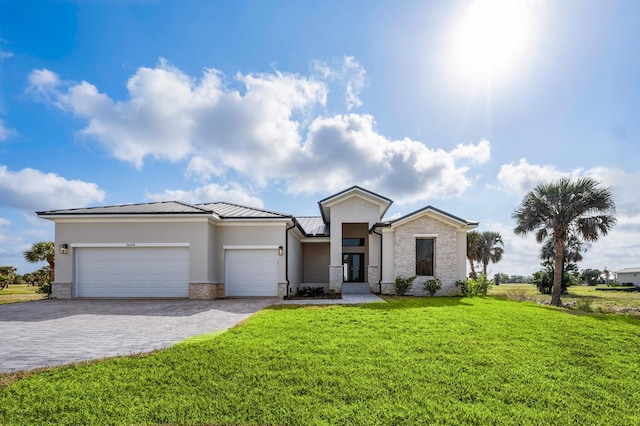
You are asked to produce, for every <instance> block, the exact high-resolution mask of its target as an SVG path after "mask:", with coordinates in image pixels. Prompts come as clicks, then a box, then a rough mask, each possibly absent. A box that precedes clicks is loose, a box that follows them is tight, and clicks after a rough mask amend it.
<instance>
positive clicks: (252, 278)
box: [225, 249, 278, 296]
mask: <svg viewBox="0 0 640 426" xmlns="http://www.w3.org/2000/svg"><path fill="white" fill-rule="evenodd" d="M225 271H226V279H225V288H226V293H227V296H277V295H278V251H277V250H272V249H268V250H244V249H243V250H227V251H226V261H225Z"/></svg>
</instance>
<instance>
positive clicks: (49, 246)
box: [24, 241, 56, 281]
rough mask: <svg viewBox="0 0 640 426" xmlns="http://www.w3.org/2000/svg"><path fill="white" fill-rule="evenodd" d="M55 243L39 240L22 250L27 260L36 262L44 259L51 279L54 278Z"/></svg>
mask: <svg viewBox="0 0 640 426" xmlns="http://www.w3.org/2000/svg"><path fill="white" fill-rule="evenodd" d="M55 257H56V245H55V244H54V243H53V242H52V241H40V242H38V243H35V244H34V245H33V246H31V249H29V250H25V251H24V258H25V260H26V261H27V262H30V263H38V262H42V261H46V262H47V263H48V264H49V267H50V268H51V269H50V271H49V272H50V275H49V278H50V279H51V281H53V280H54V277H55V270H56V263H55Z"/></svg>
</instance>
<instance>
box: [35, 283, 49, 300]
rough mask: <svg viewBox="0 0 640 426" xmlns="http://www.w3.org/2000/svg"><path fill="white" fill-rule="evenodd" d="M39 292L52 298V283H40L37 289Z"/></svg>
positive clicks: (47, 297)
mask: <svg viewBox="0 0 640 426" xmlns="http://www.w3.org/2000/svg"><path fill="white" fill-rule="evenodd" d="M36 293H38V294H44V297H45V298H46V299H50V298H51V283H45V284H40V285H39V286H38V289H37V290H36Z"/></svg>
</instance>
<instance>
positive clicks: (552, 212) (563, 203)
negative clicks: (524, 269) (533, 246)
mask: <svg viewBox="0 0 640 426" xmlns="http://www.w3.org/2000/svg"><path fill="white" fill-rule="evenodd" d="M614 213H615V203H614V202H613V197H612V195H611V191H610V190H609V189H608V188H603V187H601V186H600V183H599V182H597V181H596V180H594V179H592V178H590V177H585V178H580V179H577V180H576V181H572V180H571V179H568V178H561V179H559V180H557V181H554V182H551V183H541V184H539V185H538V186H536V187H535V188H534V189H533V190H532V191H531V192H529V193H528V194H527V195H525V197H524V199H523V200H522V202H521V203H520V204H519V205H518V207H517V208H516V210H515V212H514V213H513V215H512V217H513V218H514V219H515V220H516V222H517V225H516V227H515V228H514V232H515V233H516V234H517V235H527V234H528V233H530V232H535V235H536V241H538V242H539V243H541V242H543V241H544V240H545V239H546V238H547V237H551V238H552V239H553V245H554V273H553V294H552V296H551V304H552V305H555V306H560V305H561V304H562V301H561V300H560V293H561V291H562V274H561V272H560V271H562V265H563V263H564V248H565V246H566V243H567V239H568V238H569V236H570V235H574V236H575V237H576V238H579V239H581V240H586V241H597V240H598V238H599V237H600V235H606V234H607V233H608V232H609V230H610V229H611V228H612V227H613V226H614V225H615V223H616V218H615V217H614V216H613V215H614Z"/></svg>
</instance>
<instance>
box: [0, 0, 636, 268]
mask: <svg viewBox="0 0 640 426" xmlns="http://www.w3.org/2000/svg"><path fill="white" fill-rule="evenodd" d="M638 40H640V3H639V2H635V1H628V0H610V1H596V0H564V1H551V0H546V1H545V0H523V1H517V0H473V1H472V0H464V1H450V0H440V1H438V0H433V1H428V2H424V1H399V2H383V1H379V2H377V1H366V2H365V1H347V2H345V1H324V2H305V1H270V2H265V1H233V2H211V1H184V2H175V1H151V0H149V1H95V2H93V1H80V2H72V1H38V2H14V1H6V0H0V265H14V266H17V267H18V268H19V270H20V272H22V273H24V272H28V271H30V270H32V269H34V266H33V265H28V264H25V262H24V261H23V260H22V251H23V250H24V249H26V248H28V247H29V246H30V245H31V244H32V243H33V242H36V241H39V240H48V239H53V231H54V227H53V224H52V223H50V222H48V221H45V220H41V219H38V218H37V217H36V216H35V213H34V212H35V211H37V210H47V209H56V208H73V207H83V206H94V205H105V204H121V203H132V202H149V201H156V200H170V199H179V200H184V201H188V202H205V201H230V202H236V203H240V204H245V205H254V206H257V207H263V208H266V209H270V210H276V211H282V212H285V213H290V214H296V215H313V214H317V213H318V212H317V204H316V202H317V201H318V200H320V199H322V198H324V197H326V196H328V195H331V194H332V193H335V192H337V191H339V190H342V189H344V188H347V187H349V186H351V185H360V186H363V187H366V188H368V189H370V190H372V191H375V192H378V193H380V194H382V195H385V196H387V197H389V198H391V199H393V200H394V201H395V203H394V205H393V207H392V208H391V209H390V211H389V212H388V217H389V216H393V215H401V214H405V213H408V212H410V211H413V210H415V209H417V208H420V207H422V206H425V205H433V206H435V207H438V208H440V209H443V210H446V211H448V212H450V213H452V214H455V215H457V216H461V217H464V218H466V219H470V220H477V221H480V223H481V224H480V230H496V231H499V232H501V233H502V235H503V237H504V239H505V252H506V254H505V257H504V260H503V261H502V262H500V263H499V264H497V265H493V266H492V267H491V272H492V273H495V272H505V273H508V274H531V273H532V272H534V271H535V270H537V269H538V266H539V260H538V259H537V253H538V246H537V244H536V243H535V242H534V241H533V239H532V238H521V237H516V236H515V235H513V232H512V229H513V226H514V224H513V221H512V219H511V213H512V212H513V210H514V208H515V206H516V205H517V204H518V202H519V201H520V200H521V199H522V197H523V195H524V194H525V193H526V192H527V191H528V190H530V189H531V188H533V187H534V186H535V185H536V184H537V183H539V182H542V181H545V180H549V179H553V178H557V177H560V176H571V177H577V176H584V175H590V176H593V177H594V178H596V179H598V180H600V181H601V182H603V183H604V184H605V185H607V186H609V187H611V188H612V191H613V193H614V197H615V200H616V203H617V206H618V225H617V226H616V228H615V229H614V230H613V232H611V233H610V234H609V235H608V236H607V237H605V238H603V239H601V240H600V241H599V242H598V243H596V244H594V245H592V247H591V248H590V249H589V251H588V252H587V254H586V255H585V260H584V261H583V262H582V263H581V265H580V266H581V267H582V268H586V267H592V268H599V269H602V268H604V267H605V266H606V267H608V268H610V269H613V270H616V269H620V268H623V267H631V266H638V265H640V201H639V200H638V197H637V193H638V190H637V188H638V187H639V186H640V168H639V167H638V164H639V162H640V143H639V142H640V119H639V117H640V77H639V76H640V54H639V53H640V52H639V49H640V48H639V47H638Z"/></svg>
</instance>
